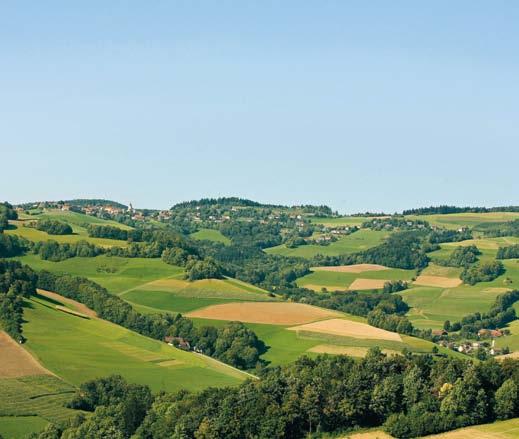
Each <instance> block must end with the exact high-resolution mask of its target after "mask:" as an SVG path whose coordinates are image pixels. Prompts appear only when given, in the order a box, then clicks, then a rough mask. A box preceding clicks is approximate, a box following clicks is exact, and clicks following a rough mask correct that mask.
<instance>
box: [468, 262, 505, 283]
mask: <svg viewBox="0 0 519 439" xmlns="http://www.w3.org/2000/svg"><path fill="white" fill-rule="evenodd" d="M504 272H505V267H504V265H503V263H502V262H501V261H488V262H481V263H478V264H474V265H472V266H470V267H467V268H465V269H464V270H463V272H462V273H461V276H460V279H461V280H462V281H463V282H465V283H466V284H469V285H475V284H476V283H478V282H489V281H491V280H494V279H495V278H496V277H498V276H501V275H502V274H503V273H504Z"/></svg>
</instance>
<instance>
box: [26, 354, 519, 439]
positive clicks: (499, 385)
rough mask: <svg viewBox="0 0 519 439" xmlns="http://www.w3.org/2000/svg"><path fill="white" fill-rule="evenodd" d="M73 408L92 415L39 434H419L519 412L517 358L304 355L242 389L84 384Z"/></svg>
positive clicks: (46, 438)
mask: <svg viewBox="0 0 519 439" xmlns="http://www.w3.org/2000/svg"><path fill="white" fill-rule="evenodd" d="M71 406H72V407H74V408H78V409H82V410H85V411H89V412H92V414H91V415H90V416H88V417H85V416H84V415H82V416H80V417H79V418H78V419H76V420H74V421H72V422H70V423H69V424H65V425H59V426H56V425H51V426H48V427H47V429H46V431H44V432H43V433H42V434H41V435H39V436H37V435H36V436H35V438H38V439H58V438H68V439H76V438H77V439H79V438H89V437H111V438H115V439H124V438H129V437H133V438H136V439H159V438H160V439H162V438H164V437H171V438H196V439H209V438H211V439H218V438H222V439H223V438H225V439H242V438H253V437H254V438H269V439H270V438H286V439H298V438H304V437H310V436H311V435H313V434H318V435H321V434H325V433H340V432H345V431H351V430H352V429H356V428H372V427H380V426H382V427H383V428H384V429H385V430H386V431H387V432H388V433H389V434H391V435H393V436H394V437H396V438H412V437H419V436H423V435H428V434H433V433H439V432H442V431H447V430H451V429H454V428H459V427H466V426H470V425H474V424H481V423H486V422H492V421H494V420H496V419H508V418H512V417H515V416H518V415H519V362H517V361H516V360H510V359H508V360H505V361H503V362H501V363H498V362H496V361H494V360H488V361H483V362H479V363H473V362H470V361H464V360H459V359H454V358H433V357H432V356H430V355H421V356H414V355H405V356H403V355H397V356H390V357H388V356H386V355H384V354H382V353H381V351H380V349H378V348H373V349H371V350H370V351H369V352H368V354H367V355H366V357H365V358H363V359H361V360H357V361H356V360H353V359H352V358H350V357H347V356H320V357H317V358H315V359H310V358H307V357H302V358H300V359H298V360H297V361H296V362H294V363H292V364H289V365H286V366H282V367H277V368H272V369H267V370H265V371H264V372H263V373H262V376H261V380H254V381H252V380H249V381H246V382H244V383H243V384H241V385H240V386H238V387H227V388H210V389H206V390H204V391H202V392H198V393H190V392H186V391H180V392H178V393H161V394H159V395H157V396H153V395H152V394H151V392H150V391H149V389H147V388H146V387H145V386H138V385H131V384H127V383H126V382H125V381H124V380H123V379H122V378H121V377H118V376H112V377H108V378H101V379H97V380H94V381H90V382H88V383H85V384H83V385H82V386H81V387H80V389H79V390H78V391H77V394H76V397H75V398H74V399H73V401H72V404H71Z"/></svg>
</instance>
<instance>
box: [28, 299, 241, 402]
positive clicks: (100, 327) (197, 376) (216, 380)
mask: <svg viewBox="0 0 519 439" xmlns="http://www.w3.org/2000/svg"><path fill="white" fill-rule="evenodd" d="M26 304H27V306H26V308H25V310H24V318H25V320H26V323H25V324H24V325H23V331H24V335H25V336H26V337H27V339H28V341H27V344H26V347H27V349H28V350H29V351H30V352H31V353H33V354H34V355H35V356H36V357H37V358H38V359H39V360H40V361H41V363H42V364H43V365H44V366H45V367H46V368H47V369H49V370H51V371H52V372H54V373H56V374H57V375H58V376H60V377H62V378H63V379H65V380H66V381H67V382H70V383H72V384H75V385H79V384H80V383H83V382H84V381H87V380H91V379H94V378H98V377H102V376H107V375H110V374H113V373H118V374H121V375H122V376H124V377H125V378H126V379H127V380H128V381H129V382H135V383H140V384H147V385H149V386H150V388H151V389H152V390H153V391H154V392H157V391H159V390H166V391H176V390H179V389H188V390H200V389H204V388H206V387H209V386H227V385H235V384H238V383H239V382H240V381H241V380H243V379H244V375H243V374H241V373H240V372H237V371H234V370H232V369H228V368H226V369H225V370H217V369H215V367H214V365H213V363H212V362H211V361H210V360H207V359H205V358H203V357H198V356H195V355H194V354H192V353H189V352H184V351H181V350H178V349H175V348H173V347H170V346H168V345H167V344H165V343H162V342H160V341H157V340H152V339H149V338H147V337H144V336H141V335H139V334H137V333H134V332H132V331H129V330H127V329H125V328H122V327H120V326H117V325H114V324H112V323H109V322H106V321H103V320H98V319H90V320H86V319H81V318H78V317H75V316H73V315H70V314H66V313H63V312H60V311H57V310H55V309H54V305H53V304H50V303H49V302H46V301H45V300H42V299H40V298H32V299H31V300H30V301H27V302H26ZM171 360H175V361H174V362H173V365H171V366H169V367H164V366H161V365H160V364H159V363H161V362H164V361H171Z"/></svg>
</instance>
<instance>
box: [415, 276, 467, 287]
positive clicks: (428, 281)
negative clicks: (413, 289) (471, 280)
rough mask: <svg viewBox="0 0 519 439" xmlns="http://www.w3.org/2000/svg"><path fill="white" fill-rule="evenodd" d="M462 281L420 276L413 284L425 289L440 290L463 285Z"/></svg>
mask: <svg viewBox="0 0 519 439" xmlns="http://www.w3.org/2000/svg"><path fill="white" fill-rule="evenodd" d="M462 283H463V282H462V280H461V279H455V278H450V277H443V276H427V275H423V274H422V275H420V276H418V277H417V278H416V280H415V281H414V282H413V284H414V285H420V286H425V287H440V288H455V287H459V286H460V285H461V284H462Z"/></svg>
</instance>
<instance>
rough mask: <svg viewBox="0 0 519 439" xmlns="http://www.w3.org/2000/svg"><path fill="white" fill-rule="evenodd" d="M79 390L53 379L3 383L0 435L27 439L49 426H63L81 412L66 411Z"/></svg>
mask: <svg viewBox="0 0 519 439" xmlns="http://www.w3.org/2000/svg"><path fill="white" fill-rule="evenodd" d="M74 392H75V388H74V387H73V386H71V385H70V384H67V383H65V382H64V381H62V380H61V379H59V378H57V377H54V376H50V375H37V376H27V377H20V378H2V379H0V394H1V395H2V398H0V435H2V437H5V438H23V437H26V436H27V435H28V434H29V433H32V432H33V431H40V430H42V429H43V428H45V426H46V425H47V424H48V423H49V422H63V421H66V420H68V419H71V418H72V417H74V416H75V415H76V414H78V413H79V412H78V411H76V410H71V409H68V408H66V407H65V404H66V403H67V402H68V401H69V400H70V399H71V397H72V395H73V394H74Z"/></svg>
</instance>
